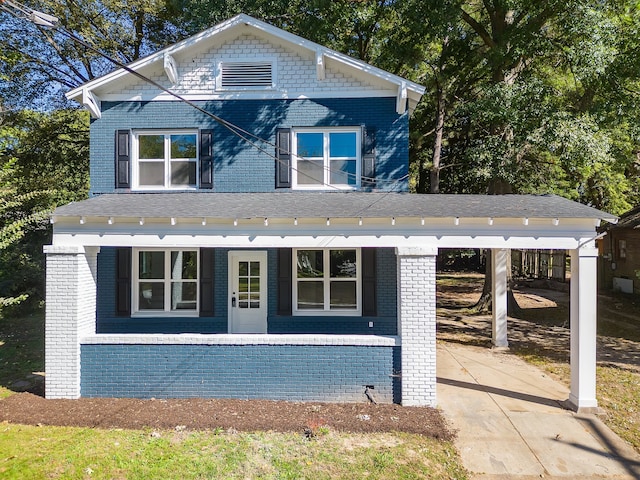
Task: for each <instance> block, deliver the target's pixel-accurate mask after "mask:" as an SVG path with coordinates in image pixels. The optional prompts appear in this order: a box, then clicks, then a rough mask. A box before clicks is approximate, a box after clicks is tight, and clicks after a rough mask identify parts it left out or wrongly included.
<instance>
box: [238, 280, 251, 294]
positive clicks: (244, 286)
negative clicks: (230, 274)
mask: <svg viewBox="0 0 640 480" xmlns="http://www.w3.org/2000/svg"><path fill="white" fill-rule="evenodd" d="M238 291H239V292H248V291H249V279H248V278H246V277H244V278H239V279H238Z"/></svg>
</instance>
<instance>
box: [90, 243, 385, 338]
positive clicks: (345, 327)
mask: <svg viewBox="0 0 640 480" xmlns="http://www.w3.org/2000/svg"><path fill="white" fill-rule="evenodd" d="M228 252H229V249H224V248H220V249H216V255H215V279H216V280H215V286H214V289H215V298H214V305H215V316H214V317H186V318H185V317H152V318H149V317H144V318H135V317H134V318H129V317H117V316H116V314H115V287H116V268H115V265H116V251H115V248H109V247H103V248H102V249H101V250H100V253H99V254H98V298H97V320H96V329H97V332H98V333H227V306H228V305H227V281H228V273H227V272H228V270H227V269H228ZM277 255H278V252H277V250H276V249H269V250H268V257H267V261H268V274H267V283H268V300H267V301H268V319H267V322H268V332H269V333H325V334H343V335H346V334H365V335H367V334H368V335H396V334H397V308H396V307H397V305H396V290H397V289H396V255H395V252H394V250H393V249H391V248H381V249H378V251H377V254H376V264H377V282H378V285H377V292H376V293H377V304H378V315H377V316H376V317H362V316H360V317H341V316H335V317H327V316H317V317H306V316H305V317H294V316H279V315H278V314H277V304H278V271H277V258H278V257H277ZM369 322H373V327H369Z"/></svg>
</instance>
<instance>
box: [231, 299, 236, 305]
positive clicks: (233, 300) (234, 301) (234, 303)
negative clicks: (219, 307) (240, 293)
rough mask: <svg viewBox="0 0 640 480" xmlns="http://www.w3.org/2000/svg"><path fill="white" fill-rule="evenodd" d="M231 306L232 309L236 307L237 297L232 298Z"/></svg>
mask: <svg viewBox="0 0 640 480" xmlns="http://www.w3.org/2000/svg"><path fill="white" fill-rule="evenodd" d="M231 306H232V307H235V306H236V297H231Z"/></svg>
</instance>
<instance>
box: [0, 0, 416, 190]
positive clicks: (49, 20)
mask: <svg viewBox="0 0 640 480" xmlns="http://www.w3.org/2000/svg"><path fill="white" fill-rule="evenodd" d="M5 5H9V6H11V7H13V8H14V9H16V10H17V11H18V12H20V13H17V12H15V11H13V10H11V9H9V8H7V7H6V6H5ZM0 9H1V10H3V11H5V12H7V13H9V14H10V15H12V16H14V17H15V18H19V19H25V20H29V21H30V22H32V23H34V24H35V25H36V26H37V27H38V28H51V29H53V30H55V31H57V32H59V33H60V34H62V35H64V36H66V37H67V38H69V39H70V40H72V41H74V42H76V43H78V44H80V45H82V46H83V47H85V48H87V49H88V50H90V51H92V52H94V53H96V54H98V55H100V56H101V57H103V58H105V59H107V60H108V61H109V62H111V63H113V64H114V65H116V66H117V67H119V68H121V69H123V70H125V71H126V72H128V73H130V74H132V75H134V76H135V77H137V78H139V79H141V80H142V81H144V82H147V83H149V84H151V85H153V86H154V87H156V88H158V89H159V90H161V91H163V92H165V93H167V94H169V95H171V96H172V97H174V98H176V99H177V100H178V101H180V102H183V103H185V104H187V105H189V106H190V107H192V108H194V109H195V110H197V111H198V112H200V113H202V114H204V115H206V116H208V117H210V118H212V119H213V120H214V121H216V122H217V123H219V124H220V125H222V126H223V127H224V128H226V129H227V130H229V131H230V132H231V133H232V134H234V135H236V136H237V137H238V138H240V139H241V140H243V141H244V142H246V143H247V144H249V145H250V146H252V147H253V148H255V149H256V150H258V151H259V152H261V153H263V154H264V155H266V156H267V157H269V158H272V159H273V160H275V161H276V162H279V163H280V164H282V165H285V166H287V167H289V168H291V169H292V170H294V171H295V172H296V173H297V174H298V175H302V176H304V177H307V178H309V179H310V180H313V181H314V182H317V183H319V184H321V185H323V186H325V187H329V188H332V189H335V190H338V191H342V189H341V188H339V187H337V186H336V185H332V184H330V183H326V182H325V181H324V175H323V179H322V180H320V179H318V178H315V177H314V176H313V175H310V174H308V173H306V172H303V171H300V169H298V168H295V167H293V165H289V164H286V163H285V162H284V161H282V160H281V159H280V158H278V157H277V156H276V155H273V154H272V153H270V152H268V151H267V150H265V149H264V148H262V147H261V146H260V145H258V144H257V143H256V142H255V141H254V140H256V141H258V142H261V143H265V144H267V145H269V146H271V147H274V148H275V149H276V150H277V151H279V152H280V153H281V154H287V155H292V156H295V157H296V158H297V159H299V160H303V161H304V160H307V159H305V158H304V157H302V156H299V155H297V154H296V155H293V153H292V152H291V151H289V150H287V149H284V148H282V147H281V146H279V145H276V144H274V143H272V142H270V141H269V140H266V139H264V138H261V137H259V136H258V135H255V134H253V133H251V132H249V131H247V130H245V129H243V128H241V127H239V126H238V125H235V124H233V123H231V122H229V121H227V120H225V119H223V118H222V117H219V116H218V115H215V114H214V113H211V112H209V111H208V110H205V109H204V108H202V107H200V106H199V105H198V104H196V103H194V102H193V101H191V100H189V99H187V98H184V97H183V96H182V95H180V94H178V93H175V92H173V91H171V90H170V89H168V88H166V87H165V86H164V85H162V84H160V83H158V82H156V81H155V80H153V79H151V78H149V77H147V76H145V75H143V74H141V73H139V72H137V71H135V70H134V69H132V68H131V67H129V66H128V65H126V64H124V63H122V62H121V61H119V60H117V59H115V58H113V57H111V56H110V55H108V54H106V53H104V52H102V51H101V50H99V49H98V48H96V47H94V46H92V45H91V44H89V43H87V41H85V40H84V39H82V38H80V37H78V36H77V35H75V34H74V33H73V32H70V31H68V30H67V29H66V28H63V27H61V26H60V24H59V22H58V19H57V18H56V17H53V16H51V15H47V14H45V13H42V12H38V11H36V10H33V9H31V8H29V7H26V6H24V5H21V4H20V3H18V2H15V1H13V0H0ZM20 14H21V15H22V16H21V15H20ZM251 139H253V140H251ZM323 160H324V158H323ZM328 161H329V164H330V162H331V160H330V159H329V160H328ZM324 170H328V171H329V172H334V173H339V174H340V175H346V176H347V177H350V176H351V177H356V178H357V177H358V176H357V175H356V174H353V173H349V172H343V171H342V170H334V169H331V168H324V167H323V171H324ZM407 177H408V175H406V176H405V177H403V178H402V179H399V180H395V181H394V182H392V185H394V186H393V188H392V190H391V191H393V190H394V189H395V185H396V184H399V183H400V182H401V181H403V180H404V179H405V178H407ZM359 178H360V180H361V181H363V180H364V181H367V182H375V181H376V179H375V178H371V177H365V176H362V175H360V176H359Z"/></svg>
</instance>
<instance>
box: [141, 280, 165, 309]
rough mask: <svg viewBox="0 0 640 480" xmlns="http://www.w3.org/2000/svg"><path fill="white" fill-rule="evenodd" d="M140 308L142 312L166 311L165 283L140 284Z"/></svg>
mask: <svg viewBox="0 0 640 480" xmlns="http://www.w3.org/2000/svg"><path fill="white" fill-rule="evenodd" d="M138 307H139V309H140V310H164V283H161V282H140V292H139V295H138Z"/></svg>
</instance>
